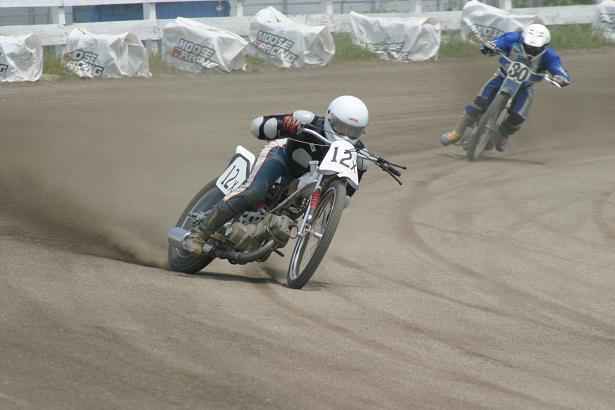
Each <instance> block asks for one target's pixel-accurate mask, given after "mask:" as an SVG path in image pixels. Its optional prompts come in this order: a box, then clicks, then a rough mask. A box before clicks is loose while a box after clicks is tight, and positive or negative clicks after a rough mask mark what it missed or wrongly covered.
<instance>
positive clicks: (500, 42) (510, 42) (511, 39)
mask: <svg viewBox="0 0 615 410" xmlns="http://www.w3.org/2000/svg"><path fill="white" fill-rule="evenodd" d="M495 46H496V47H497V48H499V49H500V50H502V51H504V52H505V53H506V55H507V56H508V57H509V58H511V59H512V60H517V61H524V62H525V63H526V64H528V65H529V66H530V68H531V69H532V70H534V71H536V72H538V73H543V72H545V71H548V72H549V73H550V74H551V75H552V76H556V75H560V76H562V77H564V78H565V79H567V80H568V81H572V79H571V78H570V74H568V71H566V69H565V68H564V66H563V65H562V62H561V59H560V57H559V55H558V54H557V52H556V51H555V49H553V48H551V47H548V48H546V49H545V50H544V51H543V52H542V53H540V54H538V55H537V56H536V57H533V58H529V57H528V56H527V54H526V53H525V50H524V49H523V38H522V37H521V32H510V33H504V34H502V35H501V36H499V37H497V38H496V39H495ZM500 64H501V65H503V66H505V65H506V64H507V61H506V60H505V59H503V58H501V59H500Z"/></svg>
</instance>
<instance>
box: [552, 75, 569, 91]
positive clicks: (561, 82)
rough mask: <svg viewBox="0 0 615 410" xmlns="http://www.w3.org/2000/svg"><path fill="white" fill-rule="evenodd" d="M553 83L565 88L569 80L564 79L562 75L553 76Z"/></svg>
mask: <svg viewBox="0 0 615 410" xmlns="http://www.w3.org/2000/svg"><path fill="white" fill-rule="evenodd" d="M553 81H555V82H556V83H558V84H559V85H560V87H562V88H563V87H566V86H569V85H570V80H569V79H567V78H566V77H564V76H563V75H555V76H553Z"/></svg>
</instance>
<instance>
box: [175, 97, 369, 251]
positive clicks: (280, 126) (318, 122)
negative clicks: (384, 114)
mask: <svg viewBox="0 0 615 410" xmlns="http://www.w3.org/2000/svg"><path fill="white" fill-rule="evenodd" d="M368 122H369V113H368V110H367V106H366V105H365V103H363V101H361V100H360V99H359V98H357V97H353V96H349V95H345V96H341V97H337V98H335V99H334V100H333V101H331V103H330V104H329V107H328V108H327V113H326V115H325V116H318V115H316V114H314V113H313V112H310V111H295V112H293V113H289V114H274V115H266V116H261V117H256V118H255V119H254V120H252V124H251V126H250V131H251V133H252V135H254V136H255V137H256V138H258V139H261V140H265V141H268V143H267V144H266V145H265V147H264V148H263V149H262V151H261V152H260V154H259V156H258V158H257V160H256V163H255V164H254V168H253V169H252V171H251V173H250V176H249V178H248V179H247V181H246V182H245V183H244V184H243V185H242V186H240V187H239V189H237V190H236V191H234V192H232V193H231V194H229V195H227V196H226V197H224V198H223V199H222V200H221V201H220V202H218V203H217V204H216V205H215V206H213V207H212V208H211V209H210V210H209V211H208V212H207V213H206V214H205V215H204V217H203V218H201V219H200V220H199V221H198V223H197V225H196V226H194V227H193V228H192V230H191V233H190V235H189V236H188V238H187V239H186V241H185V242H184V246H185V247H186V248H188V249H190V250H191V251H192V252H194V253H202V252H203V245H204V244H205V242H206V241H207V239H209V237H210V236H211V235H212V234H213V233H214V232H216V231H217V230H218V229H219V228H220V227H222V225H224V224H225V223H226V222H227V221H229V220H231V219H232V218H234V217H235V216H237V215H241V214H242V213H243V212H245V211H249V210H255V209H257V208H258V206H259V204H261V203H263V202H264V201H265V198H266V195H267V192H268V191H269V188H270V187H271V186H272V185H273V184H274V183H275V182H276V181H278V180H279V179H280V178H281V179H282V182H283V183H288V182H290V181H291V180H292V179H294V178H297V177H299V176H301V175H303V174H304V173H305V172H307V171H308V170H309V162H310V161H319V162H320V161H322V160H323V159H324V157H325V155H326V154H327V152H328V150H329V146H328V145H324V144H323V143H322V141H320V140H318V139H316V138H315V137H314V136H312V135H310V134H308V133H303V132H302V131H301V129H302V128H310V129H312V130H314V131H317V132H318V133H319V134H321V135H323V136H325V137H326V138H328V139H331V140H334V139H336V138H343V139H345V140H347V141H349V142H351V143H352V144H353V145H354V146H355V147H356V149H357V150H360V149H362V148H365V145H364V144H363V143H362V142H361V141H360V138H361V137H362V136H363V135H364V133H365V130H366V128H367V125H368ZM366 170H367V162H366V161H363V160H361V159H360V158H359V159H358V160H357V172H358V175H359V180H361V178H362V177H363V174H364V173H365V171H366ZM353 194H354V190H353V189H352V188H351V187H348V195H349V196H351V195H353Z"/></svg>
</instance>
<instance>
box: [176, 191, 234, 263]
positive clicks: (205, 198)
mask: <svg viewBox="0 0 615 410" xmlns="http://www.w3.org/2000/svg"><path fill="white" fill-rule="evenodd" d="M223 196H224V195H223V194H222V192H221V191H220V190H219V189H218V187H216V180H215V179H214V180H213V181H211V182H209V183H208V184H207V185H205V187H203V189H201V191H200V192H199V193H198V194H196V195H195V196H194V198H192V200H191V201H190V203H189V204H188V206H187V207H186V209H184V212H183V213H182V214H181V216H180V217H179V220H178V221H177V225H176V226H178V227H181V228H184V229H186V230H190V228H191V227H192V218H191V216H190V215H191V214H192V213H194V212H205V211H207V210H208V209H209V208H211V207H212V206H214V205H215V204H216V203H218V201H219V200H220V199H222V197H223ZM168 258H169V269H171V270H172V271H176V272H183V273H197V272H199V271H200V270H201V269H203V268H204V267H205V266H207V265H209V264H210V263H211V262H212V261H213V260H214V257H213V256H210V255H195V254H192V253H190V252H188V251H185V250H183V249H179V248H177V247H175V246H172V245H169V253H168Z"/></svg>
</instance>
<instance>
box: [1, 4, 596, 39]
mask: <svg viewBox="0 0 615 410" xmlns="http://www.w3.org/2000/svg"><path fill="white" fill-rule="evenodd" d="M179 1H182V2H184V1H203V0H0V10H1V9H2V8H3V7H48V8H50V9H51V17H52V18H51V21H52V23H53V24H37V25H22V26H0V35H20V34H28V33H34V34H37V35H38V36H39V37H40V38H41V40H42V41H43V44H44V45H45V46H56V45H63V44H65V42H66V37H67V35H68V33H70V31H72V30H73V29H74V28H79V27H80V28H85V29H87V30H88V31H90V32H93V33H100V34H120V33H125V32H128V31H129V32H132V33H134V34H136V35H137V36H138V37H139V38H140V39H141V40H143V41H147V40H160V38H161V32H162V31H161V28H162V27H163V26H164V25H165V24H167V23H168V21H167V20H159V19H158V18H157V16H156V3H172V2H179ZM369 1H381V0H366V2H369ZM408 3H409V5H410V10H412V12H411V13H410V14H420V15H421V16H426V17H433V18H434V19H436V20H437V21H439V22H440V23H441V25H442V29H443V30H445V31H447V30H459V28H460V26H461V11H440V12H423V11H422V10H423V1H422V0H408ZM499 3H500V7H502V8H508V9H510V8H511V6H512V0H499ZM108 4H142V5H143V16H144V19H143V20H138V21H112V22H98V23H77V24H66V10H67V8H68V7H73V6H94V5H108ZM333 4H334V3H333V0H321V5H322V10H323V11H324V12H323V13H322V14H308V15H294V16H291V18H293V19H294V20H296V21H298V22H301V23H305V24H311V25H322V24H327V25H329V26H330V27H331V29H332V30H333V31H334V32H349V31H350V18H349V16H348V14H333V10H334V8H333ZM233 10H234V16H233V17H206V18H198V19H196V20H199V21H202V22H205V23H207V24H210V25H212V26H216V27H219V28H222V29H226V30H229V31H232V32H235V33H237V34H239V35H242V36H247V34H248V31H249V24H250V20H251V17H247V16H244V15H243V14H244V13H243V10H244V0H233ZM510 11H511V12H512V13H514V14H534V15H538V16H539V17H541V18H542V19H543V21H545V23H546V24H548V25H554V24H587V23H591V22H592V20H593V17H594V15H595V13H596V9H595V6H593V5H590V6H563V7H540V8H529V9H528V8H526V9H511V10H510ZM374 15H375V16H378V15H382V16H392V17H393V16H408V13H387V14H374Z"/></svg>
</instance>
